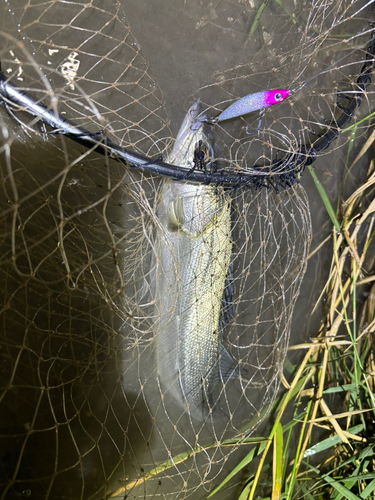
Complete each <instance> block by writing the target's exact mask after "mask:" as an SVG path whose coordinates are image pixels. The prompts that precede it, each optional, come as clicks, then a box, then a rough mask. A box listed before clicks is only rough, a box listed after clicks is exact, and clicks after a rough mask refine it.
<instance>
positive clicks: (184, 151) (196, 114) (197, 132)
mask: <svg viewBox="0 0 375 500" xmlns="http://www.w3.org/2000/svg"><path fill="white" fill-rule="evenodd" d="M213 158H214V137H213V133H212V127H211V126H210V125H209V124H208V123H207V122H206V121H205V115H204V114H203V105H202V103H201V101H199V100H198V101H196V102H195V103H194V104H193V105H192V106H191V107H190V108H189V110H188V112H187V113H186V115H185V118H184V121H183V122H182V125H181V127H180V130H179V132H178V134H177V137H176V140H175V143H174V146H173V150H172V151H171V153H170V154H169V155H168V158H167V162H168V163H172V164H175V165H179V166H181V167H186V168H188V169H193V168H197V169H206V168H207V167H208V166H209V164H210V163H211V162H212V160H213Z"/></svg>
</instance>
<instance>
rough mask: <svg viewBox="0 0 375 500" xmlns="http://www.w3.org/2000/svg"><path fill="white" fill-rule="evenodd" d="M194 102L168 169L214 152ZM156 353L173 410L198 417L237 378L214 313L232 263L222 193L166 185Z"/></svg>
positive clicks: (158, 245) (158, 252)
mask: <svg viewBox="0 0 375 500" xmlns="http://www.w3.org/2000/svg"><path fill="white" fill-rule="evenodd" d="M199 111H200V109H199V104H195V105H194V106H193V107H192V108H191V109H190V110H189V112H188V113H187V115H186V117H185V120H184V122H183V124H182V126H181V129H180V131H179V134H178V136H177V139H176V141H175V145H174V148H173V151H172V152H171V153H170V155H169V156H168V158H167V161H168V162H169V163H172V164H175V165H179V166H182V167H186V168H187V169H190V168H191V167H192V166H193V158H194V155H196V152H197V150H198V151H199V141H202V143H201V144H202V145H203V147H208V149H211V148H212V145H211V144H210V140H209V138H208V136H207V135H206V133H205V129H206V127H207V124H205V123H203V122H202V121H199V122H197V121H196V120H195V117H196V116H197V115H198V114H199ZM157 215H158V221H159V227H158V229H157V234H158V235H157V238H156V242H155V283H154V286H155V288H154V290H155V297H154V298H155V308H156V318H157V319H156V323H155V332H154V338H155V350H156V358H157V359H156V361H157V373H158V378H159V385H160V387H161V390H162V392H163V394H165V393H166V392H168V394H169V395H170V396H172V397H173V400H174V401H175V402H177V403H178V406H179V407H180V408H183V409H185V410H186V409H188V410H189V412H190V414H191V415H193V416H194V417H195V418H198V419H199V418H200V419H201V418H203V417H204V416H205V415H207V414H208V412H209V409H210V407H211V405H212V401H211V402H210V397H211V396H212V391H213V390H214V388H215V386H216V385H217V384H218V382H219V381H220V380H223V379H224V380H226V379H228V378H230V376H231V374H232V373H233V374H234V372H235V369H234V365H235V364H234V362H233V360H232V359H231V358H230V355H229V354H228V352H227V351H226V350H225V348H224V346H223V345H222V334H221V332H220V311H221V307H222V300H223V292H224V288H225V280H226V276H227V273H228V267H229V264H230V259H231V251H232V241H231V218H230V201H229V200H228V198H227V196H226V194H225V192H224V190H223V189H222V188H216V187H212V186H204V185H194V184H189V183H187V182H186V183H181V182H173V181H169V180H166V181H164V184H163V186H162V189H161V193H160V198H159V203H158V206H157Z"/></svg>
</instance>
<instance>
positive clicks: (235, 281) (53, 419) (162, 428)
mask: <svg viewBox="0 0 375 500" xmlns="http://www.w3.org/2000/svg"><path fill="white" fill-rule="evenodd" d="M173 5H174V4H173ZM372 7H373V6H372V5H371V2H360V1H358V2H352V3H349V2H346V1H337V2H334V3H332V4H329V5H328V4H327V3H326V2H323V1H316V2H289V3H288V5H287V4H285V3H279V2H274V3H272V4H269V5H267V6H266V7H265V9H264V11H263V13H262V12H261V13H260V14H261V15H260V18H259V16H258V14H259V12H260V11H259V8H256V6H255V5H253V4H252V2H249V3H242V2H238V3H234V2H223V1H221V2H218V3H217V4H215V5H211V4H210V6H207V7H206V6H205V7H202V6H199V9H198V5H195V4H194V5H193V2H192V3H187V5H185V6H184V7H183V8H182V7H181V9H180V10H179V11H178V16H177V14H173V12H172V13H171V12H165V16H166V17H167V21H166V22H169V21H168V16H171V15H176V16H177V17H178V19H177V17H176V19H177V20H176V26H173V25H170V24H169V25H168V26H169V32H168V33H166V31H165V30H163V33H164V35H165V36H164V37H163V39H162V40H160V44H161V45H163V44H164V45H165V44H167V40H169V38H168V37H169V36H171V37H172V38H171V40H172V39H173V36H176V32H179V30H180V28H181V26H184V23H185V22H186V23H188V19H190V20H191V19H193V20H194V22H195V28H196V32H195V33H196V34H197V35H196V37H197V39H195V38H196V37H195V34H194V33H193V34H192V35H191V36H192V47H193V48H194V50H196V52H195V53H194V54H193V55H192V59H191V60H190V62H189V60H187V63H186V64H187V65H189V64H192V67H194V65H193V63H192V62H191V61H194V60H195V61H196V63H195V64H196V72H195V73H194V75H193V76H192V77H191V78H190V79H189V85H187V83H186V77H184V78H182V80H184V81H183V83H182V84H181V92H185V94H183V95H182V96H181V95H179V94H178V92H177V91H176V94H175V97H174V99H176V102H180V103H181V102H183V99H184V97H186V96H187V95H192V96H193V97H192V98H190V99H189V105H190V101H194V100H196V98H199V99H200V100H201V101H202V103H203V107H204V112H205V113H207V115H209V116H212V117H214V116H217V114H218V113H219V111H220V110H223V109H225V107H226V106H227V105H228V104H230V103H231V102H233V101H234V100H235V99H237V98H239V97H242V96H243V95H246V94H248V93H249V92H256V91H258V90H264V89H268V88H278V87H279V88H296V87H298V84H299V83H300V82H302V81H305V80H307V79H308V78H310V77H311V76H313V75H315V74H316V75H318V74H319V73H320V72H321V71H324V69H325V68H329V69H328V70H327V72H325V73H322V74H320V75H319V76H317V77H316V78H315V79H313V80H311V81H310V82H308V83H307V84H306V85H305V86H304V87H303V88H302V89H301V90H299V91H298V92H296V93H295V94H294V95H293V96H292V97H291V98H290V99H288V100H286V101H285V102H283V103H282V104H280V105H278V106H274V107H272V108H269V109H267V110H266V113H265V116H264V118H263V120H262V124H261V129H260V133H259V134H257V133H256V134H252V135H249V134H248V133H247V132H246V128H248V132H249V131H250V132H252V131H253V130H254V129H255V128H256V126H257V123H258V120H259V118H258V115H257V114H251V115H248V116H246V117H244V118H241V119H238V120H233V121H231V122H228V123H222V124H220V125H215V126H212V130H213V135H214V138H215V141H214V146H213V147H214V152H215V157H216V161H217V164H218V165H219V166H220V167H222V168H226V169H227V170H228V171H232V172H236V171H238V170H239V169H242V170H243V171H246V172H247V173H259V172H258V171H256V172H255V171H254V169H253V166H254V165H256V164H260V165H264V164H267V162H269V161H272V160H273V159H274V158H275V157H276V155H277V154H279V156H280V157H281V156H282V155H283V154H284V153H285V152H291V151H298V150H300V148H301V145H303V144H307V145H310V144H311V143H313V142H314V141H315V140H316V136H315V135H314V134H312V133H311V132H310V130H311V129H312V130H313V132H314V131H315V132H316V133H324V131H325V130H326V127H327V123H326V119H328V120H332V119H334V118H335V117H337V115H339V114H340V113H342V110H341V109H340V108H338V107H337V106H335V102H336V98H337V90H340V91H344V92H348V93H350V92H351V91H352V92H353V91H356V90H358V89H357V87H356V80H357V77H358V75H359V73H360V70H361V67H362V64H363V60H364V58H365V55H366V47H367V45H368V43H369V40H370V38H371V36H370V33H371V27H369V26H368V19H369V18H371V13H372V12H373V10H372ZM127 8H128V9H129V10H131V4H129V6H128V7H127V5H126V3H125V2H124V4H123V5H120V4H119V3H116V2H105V1H99V0H98V1H97V0H94V1H92V2H90V3H79V2H67V3H65V2H61V1H59V2H55V1H52V2H44V3H36V2H26V1H22V0H8V1H7V2H6V4H4V5H3V6H2V7H1V9H2V11H1V12H2V16H1V17H2V24H1V29H2V35H1V41H2V43H1V46H0V58H1V69H2V72H3V73H4V74H5V75H6V76H7V77H9V81H10V82H12V83H14V84H16V85H18V86H19V87H20V88H22V89H24V90H27V92H28V93H29V94H30V95H33V96H34V97H36V98H38V99H40V101H41V102H43V103H44V104H45V105H46V106H49V107H51V108H52V109H53V110H55V111H56V112H58V113H59V114H60V115H61V116H64V117H66V118H68V119H69V120H71V121H73V122H75V123H77V125H79V126H82V127H85V128H86V129H88V130H89V131H91V132H93V133H95V132H98V131H99V130H104V131H105V133H106V134H108V136H109V137H111V139H112V140H114V141H116V142H117V143H118V144H120V145H121V146H123V147H126V148H129V149H130V150H133V151H135V152H138V153H141V154H143V155H148V156H151V157H157V156H158V155H160V154H162V155H163V157H164V158H165V157H166V154H167V151H169V150H170V147H171V145H172V144H173V136H172V132H171V131H170V129H169V120H168V115H167V111H166V109H167V108H168V107H170V108H171V111H172V112H173V109H174V108H173V106H171V104H170V103H167V105H166V104H165V102H164V99H163V95H162V93H161V91H160V88H161V89H163V91H164V93H165V95H166V96H168V92H170V91H171V86H173V84H174V82H175V80H176V78H177V76H176V75H174V76H173V77H171V79H172V83H171V82H169V84H168V74H167V71H166V68H168V67H169V68H170V63H169V62H167V63H166V62H162V59H163V57H162V56H163V53H162V54H161V55H160V64H159V62H158V61H156V62H155V69H154V68H153V70H154V71H155V73H159V75H158V82H159V85H160V87H159V86H158V84H157V83H156V80H155V79H154V77H153V76H152V74H151V71H150V68H149V64H148V62H147V61H146V59H145V58H144V56H143V55H142V51H141V48H140V45H139V43H138V41H137V40H136V39H135V38H134V36H133V34H132V32H131V30H130V27H129V25H128V24H127V23H128V18H127V17H125V15H127V12H125V11H124V9H127ZM164 9H166V10H168V5H166V4H165V6H164ZM171 9H172V7H171ZM197 9H198V10H199V15H198V14H196V16H198V17H199V19H198V20H197V19H196V18H195V17H194V16H193V17H191V16H192V14H191V13H192V12H196V11H197ZM202 9H203V11H202ZM172 11H173V9H172ZM151 14H152V12H151V13H150V15H151ZM135 15H136V12H135V11H134V10H131V14H130V17H131V16H135ZM139 15H140V17H141V14H139ZM184 16H186V17H184ZM189 16H190V17H189ZM257 16H258V17H257ZM257 19H258V20H257ZM138 22H139V21H138ZM254 23H255V24H254ZM254 26H255V27H254ZM252 30H253V31H252ZM254 33H255V34H254ZM219 35H220V36H219ZM150 36H151V38H152V36H154V37H155V33H152V32H151V35H150ZM203 36H204V37H205V38H202V39H201V38H199V37H203ZM220 37H222V38H223V40H221V39H220ZM203 39H205V40H206V41H207V45H206V46H205V48H204V50H203V49H202V50H201V52H199V50H200V48H201V47H202V46H198V45H199V44H198V41H200V42H201V41H202V40H203ZM197 40H198V41H197ZM228 40H230V41H231V42H230V43H229V42H228ZM141 42H142V40H141ZM157 42H158V43H159V40H157ZM168 43H169V42H168ZM147 44H150V42H149V41H145V45H146V46H148V47H149V49H148V50H149V54H151V55H152V54H153V52H152V47H151V46H150V45H147ZM154 45H155V39H154ZM250 48H251V50H250ZM221 49H222V50H223V54H231V56H230V57H227V59H225V58H223V60H221V58H220V55H218V54H217V52H220V50H221ZM354 49H355V50H354ZM154 50H157V47H155V49H154ZM345 55H347V57H346V58H345V59H342V58H343V56H345ZM176 58H178V54H177V55H176ZM211 59H212V61H211ZM335 61H339V62H338V63H337V65H334V66H332V67H331V65H332V64H333V63H334V62H335ZM206 62H207V64H206ZM219 63H220V65H219ZM181 64H184V62H183V60H182V61H181ZM211 65H214V67H215V69H216V72H215V73H214V74H213V76H212V77H210V76H209V74H210V72H213V71H212V68H211ZM206 66H207V68H206ZM201 67H202V71H200V68H201ZM227 68H230V69H227ZM177 71H178V70H176V72H177ZM179 71H180V72H181V73H183V74H184V72H183V68H179ZM159 76H160V78H159ZM163 85H165V87H164V86H163ZM348 95H350V94H348ZM373 97H374V96H373V90H372V87H370V88H369V91H368V92H367V93H366V95H364V97H363V102H362V106H361V108H360V109H359V110H358V113H357V116H358V117H361V116H366V115H367V114H368V113H369V110H370V109H371V103H372V102H373ZM178 98H179V99H180V101H178ZM187 107H188V105H186V106H185V108H184V107H183V106H182V104H181V106H180V108H181V109H178V110H176V114H175V115H173V116H172V115H171V120H172V121H171V127H172V129H173V132H174V133H173V135H174V136H175V135H176V132H177V129H178V127H179V125H180V122H181V121H182V119H183V116H184V114H185V112H186V110H187ZM8 111H9V112H7V110H6V108H5V107H2V108H1V115H0V120H1V122H0V123H1V149H0V153H1V157H0V158H1V160H0V161H1V196H0V204H1V207H0V211H1V217H0V245H1V267H0V281H1V290H2V291H3V293H2V301H1V302H2V304H1V344H0V348H1V349H0V359H1V363H0V366H1V388H2V391H1V399H0V412H1V413H0V415H1V417H0V422H1V433H0V439H1V447H0V449H1V462H2V466H1V479H0V484H1V495H2V496H1V498H5V499H10V498H20V497H21V498H22V497H30V498H34V499H59V498H72V499H73V498H74V499H76V498H82V499H90V498H93V499H94V498H95V499H102V498H106V497H110V496H117V497H118V498H173V499H175V498H179V499H182V498H188V497H189V498H193V499H198V498H205V497H206V496H207V494H208V493H207V492H208V491H210V490H212V489H213V487H214V486H216V485H217V484H218V483H219V482H220V481H221V480H222V478H223V477H225V474H226V473H227V472H228V471H230V470H231V468H233V466H234V465H235V464H236V463H238V461H239V460H240V459H241V457H242V456H243V454H244V451H243V449H242V447H241V446H240V444H241V443H242V442H243V441H244V440H245V439H246V438H247V437H248V436H249V435H250V434H251V432H252V431H253V430H254V429H255V428H256V427H257V426H258V425H259V423H260V421H261V420H262V418H263V417H264V414H265V413H266V412H267V409H268V408H269V407H270V405H271V404H272V402H273V401H274V400H275V397H276V396H277V390H278V387H279V382H280V376H281V370H282V366H283V361H284V358H285V353H286V349H287V346H288V342H289V335H290V329H291V322H292V314H293V309H294V306H295V303H296V300H297V297H298V294H299V290H300V286H301V282H302V278H303V275H304V272H305V268H306V262H307V256H308V251H309V245H310V241H311V220H310V210H309V204H308V200H307V196H306V193H305V191H304V189H303V187H302V186H300V185H298V184H296V185H294V186H293V187H291V188H290V189H288V190H286V191H282V192H280V193H279V194H278V193H276V192H275V191H273V190H271V191H268V190H267V189H262V190H259V191H257V190H254V189H238V190H228V191H225V192H224V191H220V190H219V191H217V192H216V191H215V196H222V197H224V198H225V201H223V204H226V206H227V208H228V210H229V211H230V219H229V220H230V231H229V233H228V231H226V233H225V236H226V237H228V238H229V240H230V248H229V250H228V252H229V256H230V262H231V264H230V266H229V267H227V268H226V269H224V275H222V279H223V280H225V283H226V285H225V287H224V288H225V293H224V297H220V301H219V302H220V303H221V304H222V305H221V307H220V311H219V312H218V313H217V314H219V315H220V318H219V319H218V320H217V321H220V325H222V329H223V331H222V339H220V342H222V343H223V345H225V347H226V349H227V351H228V352H229V354H230V355H231V356H232V358H233V359H234V360H235V362H236V363H237V365H238V366H239V367H240V371H239V376H238V377H236V378H233V379H231V380H227V381H224V380H223V378H221V379H220V380H218V381H216V382H217V383H216V384H215V387H216V388H215V392H214V398H215V399H214V401H213V400H212V399H211V400H210V405H211V407H212V409H213V411H212V412H211V411H208V412H206V413H204V414H203V416H201V417H200V418H197V415H196V413H195V411H194V409H193V408H190V407H189V406H188V405H185V406H184V404H182V405H181V404H176V401H175V398H174V397H173V392H172V391H170V390H168V387H167V386H166V385H167V384H165V381H164V382H163V381H160V378H159V377H158V376H157V375H158V373H160V368H159V367H158V363H163V362H168V361H169V359H166V358H169V356H170V355H173V350H170V351H168V350H166V349H164V351H162V352H164V356H163V355H158V356H157V355H156V349H159V352H160V346H159V347H158V348H157V347H156V344H157V342H158V340H159V342H160V340H163V334H162V332H161V333H160V331H159V330H158V328H159V327H160V324H161V323H164V325H165V324H168V322H169V321H170V322H173V321H175V318H176V314H177V313H176V311H177V310H178V308H179V307H180V301H181V300H182V299H181V297H183V296H184V295H185V296H186V294H187V293H190V291H189V286H190V285H191V283H192V282H194V280H192V281H190V282H188V283H186V282H184V280H183V276H182V272H181V270H180V268H179V265H176V264H180V262H179V261H178V259H177V257H175V256H173V252H172V251H171V255H172V257H171V262H172V264H171V266H170V268H169V269H165V271H166V272H167V271H169V272H170V273H172V276H173V279H174V280H175V281H177V282H178V287H177V290H178V293H176V294H175V295H174V296H171V301H170V303H171V306H170V307H169V308H167V309H163V310H161V309H160V305H158V301H157V300H155V287H157V286H161V285H160V283H159V285H158V284H155V281H156V280H157V279H158V278H157V275H158V273H157V272H156V271H155V269H158V268H157V266H158V263H159V261H160V259H161V258H162V256H161V255H160V253H159V254H158V249H159V251H160V238H161V236H160V234H162V233H160V231H161V230H162V227H161V221H160V214H159V212H157V210H156V209H157V207H158V206H159V205H160V203H162V202H163V196H164V194H163V193H165V186H166V183H168V182H171V181H165V180H161V179H160V178H158V177H157V176H152V175H150V174H143V173H141V172H137V171H131V170H129V169H128V168H126V167H125V166H124V165H123V164H122V163H119V162H116V161H115V160H114V159H111V158H109V157H103V156H100V155H99V154H96V153H95V152H91V153H90V152H89V151H87V149H85V148H83V147H82V146H79V145H77V144H74V143H73V142H72V141H70V140H69V139H67V138H65V137H62V136H59V135H52V134H50V133H49V132H50V131H49V130H47V128H46V127H44V126H43V125H42V124H41V123H38V120H37V119H35V118H32V117H30V116H29V115H27V114H26V113H25V112H24V111H22V110H15V109H14V108H12V109H11V110H10V109H8ZM366 126H367V123H366V122H364V123H362V124H360V125H359V128H358V135H360V134H361V133H362V132H363V133H364V131H365V127H366ZM175 130H176V132H175ZM348 140H349V133H346V134H343V135H342V137H341V139H340V140H339V141H334V142H332V144H331V145H330V146H331V147H330V150H329V151H328V150H327V151H324V152H323V153H322V156H323V158H324V157H326V155H328V154H330V155H331V151H334V150H338V152H339V155H340V151H342V149H339V148H343V147H344V146H345V144H346V143H347V142H348ZM278 151H279V153H278ZM328 158H329V159H330V162H331V161H337V160H336V159H335V160H331V158H336V157H333V156H329V157H328ZM326 159H327V157H326ZM292 168H293V165H290V169H292ZM218 193H219V194H218ZM197 206H198V207H199V206H200V205H199V203H197ZM215 224H216V226H215V230H218V231H222V233H223V229H222V228H221V227H219V225H218V224H219V223H218V222H217V221H216V223H215ZM196 239H197V241H198V243H200V244H201V246H202V252H203V251H205V252H208V256H210V255H211V254H212V258H215V248H214V247H212V246H210V244H209V243H208V239H207V238H206V239H205V238H204V237H203V238H201V239H200V240H199V238H196ZM203 249H204V250H203ZM210 252H211V253H210ZM217 252H218V250H217V248H216V253H217ZM193 265H194V262H191V266H193ZM194 272H195V274H196V276H197V279H198V277H199V276H200V277H201V276H202V273H203V271H202V269H200V268H199V267H197V269H196V271H194ZM198 288H199V287H198V286H195V288H194V294H196V295H198ZM212 289H213V290H214V289H215V288H214V287H213V288H212ZM168 293H169V295H171V292H168V289H166V290H165V295H166V296H168ZM160 294H161V292H159V295H160ZM194 294H193V295H194ZM205 305H207V304H200V303H199V297H198V296H197V297H196V299H194V300H192V302H191V304H190V307H191V308H198V307H203V309H202V311H203V312H199V314H200V316H199V317H200V318H201V321H204V320H205V318H206V316H205V312H204V306H205ZM197 310H198V309H197ZM199 311H201V309H199ZM207 314H208V313H207ZM210 314H211V312H210ZM197 315H198V313H197ZM161 317H162V318H163V319H162V321H161V319H160V318H161ZM210 321H214V320H213V319H210ZM173 325H175V323H173ZM159 329H160V328H159ZM175 335H176V338H177V339H178V341H179V342H183V341H184V340H186V339H183V338H182V334H181V331H179V330H178V328H176V331H175ZM165 353H167V354H165ZM187 356H189V352H188V354H187ZM187 359H189V357H188V358H187ZM194 363H196V359H195V358H194V356H193V355H192V354H191V365H193V364H194ZM189 366H190V364H189ZM177 378H178V373H177V372H176V373H175V379H177ZM170 383H171V384H173V383H175V380H173V379H172V377H171V380H170ZM197 383H201V385H202V387H205V386H204V382H203V381H200V380H198V381H197ZM203 392H204V390H203ZM211 396H212V395H211ZM212 397H213V396H212ZM208 399H209V398H208ZM185 402H186V400H185ZM237 494H238V485H234V486H233V487H231V488H229V489H227V490H225V491H224V492H223V493H221V494H220V495H221V497H220V495H218V496H217V497H218V498H237Z"/></svg>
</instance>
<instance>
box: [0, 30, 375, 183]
mask: <svg viewBox="0 0 375 500" xmlns="http://www.w3.org/2000/svg"><path fill="white" fill-rule="evenodd" d="M348 55H350V54H347V55H346V56H344V57H343V58H341V59H340V60H339V61H341V60H342V59H344V58H345V57H347V56H348ZM374 57H375V31H374V32H373V33H372V40H371V42H370V45H369V46H368V48H367V53H366V59H365V61H364V64H363V66H362V69H361V72H360V75H359V76H358V78H357V81H356V90H354V91H353V92H351V93H350V94H348V95H346V94H344V93H341V92H339V93H338V94H337V102H336V105H337V107H339V108H340V109H342V110H343V113H342V114H341V115H340V116H339V117H338V118H337V119H333V120H332V121H331V122H330V123H329V125H328V126H327V129H326V131H325V133H324V134H322V135H321V136H320V137H319V138H318V139H317V140H316V141H315V142H314V143H313V144H309V145H301V146H300V148H299V149H298V150H297V151H292V152H288V153H286V154H285V155H284V156H283V157H282V158H278V157H276V158H274V159H273V160H272V161H271V162H270V164H269V165H253V167H252V168H251V171H249V172H230V171H226V170H225V169H218V168H217V167H216V166H214V167H215V168H210V169H208V170H209V171H207V169H206V168H205V169H199V168H192V169H191V170H189V171H188V172H186V168H184V167H179V166H178V165H170V164H168V163H165V162H163V161H161V159H157V160H153V159H152V158H148V157H145V156H141V155H140V154H137V153H134V152H132V151H129V150H127V149H124V148H122V147H120V146H118V145H117V144H115V143H114V142H112V141H111V140H110V139H109V138H108V137H106V136H105V135H104V134H102V133H97V134H93V133H91V132H89V131H87V130H85V129H83V128H82V127H79V126H77V125H76V124H75V123H73V122H71V121H69V120H66V119H64V118H62V117H61V116H60V115H56V114H55V112H54V111H53V110H51V109H48V108H47V107H46V106H45V105H43V104H42V103H41V102H40V100H39V99H36V98H34V97H32V96H31V95H29V94H28V93H27V92H25V91H24V90H23V89H20V88H19V87H17V86H16V85H14V84H12V83H11V82H10V80H9V78H8V77H6V76H5V75H4V73H2V72H1V66H0V105H2V106H4V107H5V109H6V110H7V111H8V113H10V114H11V116H12V117H13V118H16V117H15V115H14V112H13V111H12V109H20V108H21V109H22V110H23V111H24V112H25V113H29V114H30V115H32V116H34V117H36V118H37V119H38V120H39V121H40V122H41V123H44V124H46V125H47V126H48V127H50V128H51V129H52V132H51V133H54V134H59V135H64V136H66V137H69V138H70V139H72V140H73V141H76V142H77V143H79V144H81V145H82V146H84V147H86V148H93V149H95V151H96V152H97V153H100V154H102V155H105V156H107V155H111V156H112V157H113V158H115V159H117V160H118V161H121V162H123V163H124V164H125V165H127V166H128V167H130V168H132V169H136V170H141V171H146V172H150V173H153V174H156V175H159V176H162V177H169V178H170V179H173V180H175V181H189V182H194V183H201V184H217V185H222V186H225V187H227V188H234V189H241V188H244V187H249V188H253V189H256V190H258V189H263V188H265V189H267V190H270V189H274V190H275V191H276V192H279V191H280V190H283V189H288V188H290V187H291V186H292V185H293V184H295V183H297V182H299V175H300V174H301V173H302V172H303V170H304V168H305V167H306V166H307V165H311V164H312V163H313V162H314V161H315V160H316V158H317V155H318V153H319V152H320V151H322V150H324V149H327V148H328V147H329V146H330V144H331V142H332V141H333V140H334V139H336V138H337V137H339V135H340V132H341V130H342V129H343V128H344V126H345V125H346V124H347V123H348V122H349V121H350V120H351V118H352V116H353V114H354V112H355V109H356V108H357V107H359V106H360V105H361V103H362V98H363V93H364V92H365V91H366V89H367V87H368V86H369V85H370V84H371V80H372V71H373V68H374V66H375V64H374V62H375V59H374ZM339 61H336V62H335V63H334V65H337V63H338V62H339ZM334 65H331V66H330V67H328V68H326V69H325V70H324V71H323V72H322V73H325V72H327V71H329V70H330V68H331V67H333V66H334ZM322 73H319V74H322ZM316 76H318V75H314V76H313V77H312V78H315V77H316ZM312 78H310V79H308V80H306V81H304V82H303V83H301V84H300V85H299V87H297V89H294V90H291V91H290V93H294V92H296V91H298V90H299V89H300V88H302V87H303V86H304V85H306V83H307V82H309V81H310V80H312ZM253 95H254V94H253ZM340 99H341V100H343V101H345V104H341V102H339V100H340ZM240 100H241V99H240ZM278 102H280V101H278ZM238 103H239V101H237V105H238ZM235 104H236V103H233V105H231V106H234V105H235ZM231 106H229V107H231ZM228 109H229V108H228ZM228 109H227V110H225V111H223V113H225V112H226V111H228ZM261 109H262V108H261ZM263 109H264V108H263ZM228 112H229V111H228ZM220 116H221V115H220ZM224 116H225V115H224ZM207 121H208V120H207ZM213 121H214V120H213ZM221 121H223V120H221Z"/></svg>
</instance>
